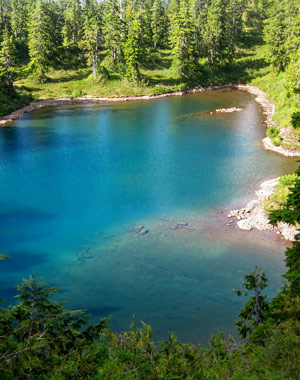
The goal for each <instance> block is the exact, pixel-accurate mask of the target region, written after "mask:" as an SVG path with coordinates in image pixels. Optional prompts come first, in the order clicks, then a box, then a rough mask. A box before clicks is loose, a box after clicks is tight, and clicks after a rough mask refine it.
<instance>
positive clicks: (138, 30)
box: [124, 9, 144, 80]
mask: <svg viewBox="0 0 300 380" xmlns="http://www.w3.org/2000/svg"><path fill="white" fill-rule="evenodd" d="M131 12H132V13H131V15H132V19H131V20H130V23H129V28H128V32H127V39H126V42H125V46H124V59H125V63H126V66H127V72H126V74H127V76H128V77H129V78H130V79H131V80H139V79H140V65H141V62H142V60H143V55H144V45H143V27H142V14H141V12H140V11H138V12H136V13H134V12H133V10H132V9H131ZM128 13H129V12H128V10H127V17H128ZM127 19H128V18H127Z"/></svg>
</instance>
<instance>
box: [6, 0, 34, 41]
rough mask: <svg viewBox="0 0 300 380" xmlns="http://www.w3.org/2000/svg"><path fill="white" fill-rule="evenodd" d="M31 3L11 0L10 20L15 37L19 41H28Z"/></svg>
mask: <svg viewBox="0 0 300 380" xmlns="http://www.w3.org/2000/svg"><path fill="white" fill-rule="evenodd" d="M28 16H29V5H28V3H27V2H26V1H23V0H12V1H11V12H10V22H11V29H12V33H13V36H14V39H15V40H16V41H17V42H18V43H24V42H27V35H28V33H27V23H28Z"/></svg>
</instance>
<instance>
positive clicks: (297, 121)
mask: <svg viewBox="0 0 300 380" xmlns="http://www.w3.org/2000/svg"><path fill="white" fill-rule="evenodd" d="M291 123H292V126H293V127H294V128H295V129H297V128H300V112H294V113H293V114H292V119H291Z"/></svg>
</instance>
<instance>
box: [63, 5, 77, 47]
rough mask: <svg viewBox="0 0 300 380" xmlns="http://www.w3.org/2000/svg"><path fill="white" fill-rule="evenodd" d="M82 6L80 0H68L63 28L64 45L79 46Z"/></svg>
mask: <svg viewBox="0 0 300 380" xmlns="http://www.w3.org/2000/svg"><path fill="white" fill-rule="evenodd" d="M81 30H82V23H81V7H80V2H79V0H67V1H66V9H65V11H64V26H63V28H62V34H63V46H64V47H66V48H70V47H72V46H77V45H78V43H79V41H80V39H81Z"/></svg>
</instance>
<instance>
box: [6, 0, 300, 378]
mask: <svg viewBox="0 0 300 380" xmlns="http://www.w3.org/2000/svg"><path fill="white" fill-rule="evenodd" d="M222 83H251V84H255V85H258V86H259V87H260V88H262V89H263V90H264V91H266V92H267V94H268V96H270V98H271V99H272V100H274V101H275V102H276V105H279V109H278V115H277V121H278V122H279V123H280V125H282V126H286V125H290V124H292V126H293V127H294V129H295V133H296V135H297V133H298V132H297V128H299V127H300V111H299V102H300V5H299V1H298V0H290V1H286V0H170V1H169V2H165V1H164V0H107V1H99V2H98V1H97V0H84V1H80V0H57V1H55V0H35V1H33V0H0V114H1V115H5V114H8V113H9V112H11V111H13V110H15V109H17V108H20V106H22V105H26V104H28V103H29V102H30V101H32V100H38V99H41V98H55V97H62V96H64V97H79V96H85V95H91V96H96V95H109V96H116V95H118V96H119V95H134V94H138V95H141V94H157V93H163V92H169V91H175V90H185V89H190V88H194V87H199V86H207V85H214V84H222ZM299 129H300V128H299ZM267 133H268V134H269V135H270V136H271V137H272V138H273V140H274V141H276V139H277V140H278V136H279V130H277V129H276V128H275V129H274V127H272V128H269V129H268V132H267ZM279 143H280V141H279ZM295 178H296V180H295V182H294V184H293V186H292V187H291V188H290V191H289V194H288V196H287V200H286V203H285V204H284V205H283V207H282V209H280V210H275V211H272V212H271V214H270V221H271V223H273V224H274V225H276V223H277V222H278V221H284V222H287V223H289V224H295V225H299V223H300V168H299V169H298V170H297V172H296V177H295ZM1 260H10V258H9V257H7V256H5V255H3V254H2V255H0V270H1ZM285 261H286V269H287V271H286V273H285V274H284V276H283V277H284V282H283V286H282V288H281V289H280V290H279V291H278V294H277V295H276V296H275V297H274V298H273V299H271V300H270V299H267V297H266V295H265V294H264V289H265V288H266V286H267V284H268V279H267V278H266V275H265V273H264V271H263V270H262V269H261V268H257V267H256V268H254V270H253V272H252V273H250V274H248V275H246V276H245V281H244V283H243V284H242V289H241V290H235V293H236V294H237V296H239V297H245V304H244V307H243V308H242V309H241V311H240V314H239V316H237V321H236V327H237V330H238V332H239V334H240V341H235V340H234V339H233V337H232V336H229V337H226V336H225V335H224V334H223V333H220V334H218V335H214V336H212V337H211V339H210V341H209V342H208V344H207V346H202V345H201V346H200V345H199V346H197V345H194V344H192V343H189V342H183V343H182V342H180V341H179V340H178V338H177V337H176V335H175V334H174V333H172V332H171V333H169V337H168V339H167V340H165V341H161V342H154V341H153V339H152V330H151V327H150V326H149V325H147V324H146V323H144V322H139V321H135V320H134V319H133V322H132V325H131V326H130V330H129V331H124V332H114V331H112V330H111V329H110V327H109V318H107V319H102V320H100V321H99V323H97V324H92V325H91V324H89V323H88V321H89V316H88V315H86V314H85V312H84V311H83V310H68V309H66V308H65V305H64V304H63V303H59V302H57V301H55V297H53V295H55V294H56V293H57V292H58V291H59V289H58V288H57V287H53V286H49V285H48V284H47V283H44V282H43V281H42V280H41V279H39V278H36V277H34V275H32V276H30V277H29V278H28V279H24V280H23V281H22V283H21V284H20V285H18V286H17V287H16V288H17V291H18V296H17V300H18V302H17V304H16V305H13V306H7V304H6V303H5V300H1V302H2V306H3V307H2V308H0V378H1V379H4V380H6V379H7V380H13V379H43V380H50V379H53V380H54V379H56V380H58V379H74V380H75V379H94V380H104V379H107V380H114V379H115V380H118V379H120V380H121V379H127V380H133V379H145V380H146V379H161V380H166V379H187V380H196V379H197V380H201V379H203V380H224V379H232V380H241V379H243V380H259V379H264V380H282V379H284V380H297V379H299V378H300V349H299V347H300V234H298V235H297V236H296V240H295V241H294V242H293V243H292V245H291V246H289V247H288V248H287V249H286V258H285ZM45 281H47V279H45Z"/></svg>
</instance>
